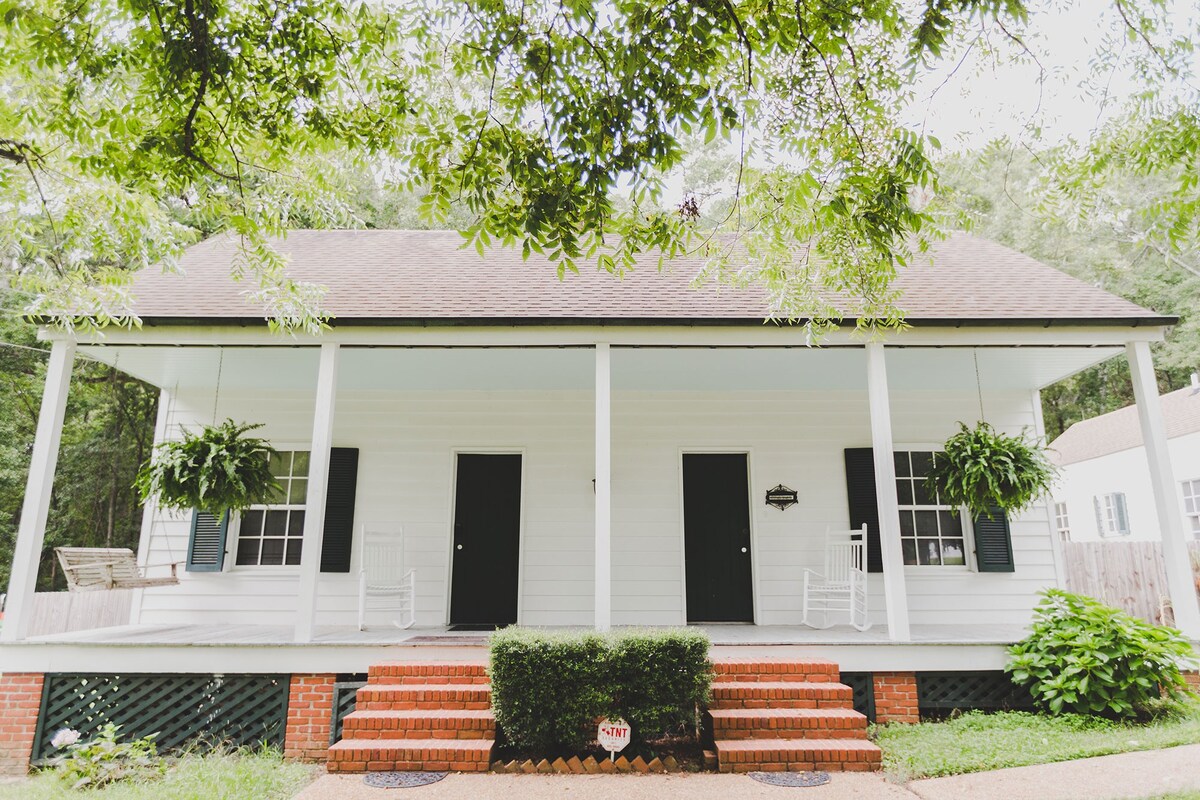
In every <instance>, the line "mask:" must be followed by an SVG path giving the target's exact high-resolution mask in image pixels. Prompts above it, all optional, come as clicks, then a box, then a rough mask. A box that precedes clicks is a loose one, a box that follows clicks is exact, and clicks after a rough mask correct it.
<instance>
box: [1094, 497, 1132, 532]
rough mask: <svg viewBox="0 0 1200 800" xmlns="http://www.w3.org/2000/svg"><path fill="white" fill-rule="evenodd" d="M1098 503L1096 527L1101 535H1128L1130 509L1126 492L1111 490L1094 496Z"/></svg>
mask: <svg viewBox="0 0 1200 800" xmlns="http://www.w3.org/2000/svg"><path fill="white" fill-rule="evenodd" d="M1093 499H1094V501H1095V504H1096V529H1097V530H1098V531H1099V532H1100V535H1101V536H1128V535H1129V511H1128V509H1127V508H1126V506H1125V493H1124V492H1110V493H1109V494H1105V495H1101V496H1099V497H1096V498H1093Z"/></svg>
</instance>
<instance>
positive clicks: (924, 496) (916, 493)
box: [913, 478, 937, 506]
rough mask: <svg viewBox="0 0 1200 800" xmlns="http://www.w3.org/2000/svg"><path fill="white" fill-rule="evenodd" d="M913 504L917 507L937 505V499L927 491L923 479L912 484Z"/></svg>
mask: <svg viewBox="0 0 1200 800" xmlns="http://www.w3.org/2000/svg"><path fill="white" fill-rule="evenodd" d="M913 502H914V503H916V504H917V505H919V506H932V505H937V498H936V497H934V495H933V492H931V491H929V488H928V487H927V486H926V485H925V480H924V479H923V478H922V479H921V480H918V481H914V482H913Z"/></svg>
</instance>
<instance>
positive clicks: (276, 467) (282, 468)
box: [271, 450, 292, 478]
mask: <svg viewBox="0 0 1200 800" xmlns="http://www.w3.org/2000/svg"><path fill="white" fill-rule="evenodd" d="M291 466H292V454H291V453H290V452H288V451H287V450H284V451H282V452H279V453H276V454H275V455H273V456H271V474H272V475H274V476H275V477H276V478H286V477H287V476H288V472H289V471H290V470H291Z"/></svg>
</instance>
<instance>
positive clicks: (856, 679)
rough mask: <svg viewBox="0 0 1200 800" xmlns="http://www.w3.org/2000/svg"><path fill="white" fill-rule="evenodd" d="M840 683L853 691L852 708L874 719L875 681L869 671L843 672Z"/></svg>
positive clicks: (872, 720) (869, 718)
mask: <svg viewBox="0 0 1200 800" xmlns="http://www.w3.org/2000/svg"><path fill="white" fill-rule="evenodd" d="M841 681H842V683H844V684H846V685H847V686H849V687H850V689H851V691H853V692H854V710H855V711H857V712H859V713H860V714H862V715H863V716H865V717H866V718H867V719H868V720H869V721H870V722H874V721H875V682H874V680H873V679H872V677H871V673H869V672H843V673H842V677H841Z"/></svg>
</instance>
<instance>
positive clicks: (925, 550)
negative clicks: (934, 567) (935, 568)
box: [917, 539, 942, 564]
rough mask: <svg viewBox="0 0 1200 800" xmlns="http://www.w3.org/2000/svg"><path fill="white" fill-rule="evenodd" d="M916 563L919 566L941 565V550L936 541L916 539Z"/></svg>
mask: <svg viewBox="0 0 1200 800" xmlns="http://www.w3.org/2000/svg"><path fill="white" fill-rule="evenodd" d="M917 563H919V564H941V563H942V550H941V547H940V546H939V545H938V540H937V539H918V540H917Z"/></svg>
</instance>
